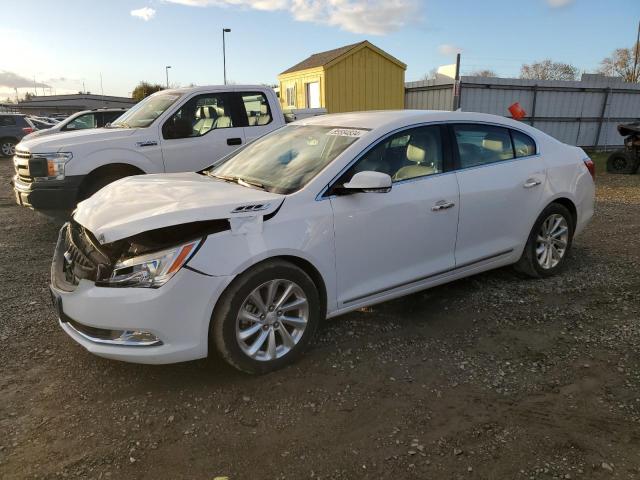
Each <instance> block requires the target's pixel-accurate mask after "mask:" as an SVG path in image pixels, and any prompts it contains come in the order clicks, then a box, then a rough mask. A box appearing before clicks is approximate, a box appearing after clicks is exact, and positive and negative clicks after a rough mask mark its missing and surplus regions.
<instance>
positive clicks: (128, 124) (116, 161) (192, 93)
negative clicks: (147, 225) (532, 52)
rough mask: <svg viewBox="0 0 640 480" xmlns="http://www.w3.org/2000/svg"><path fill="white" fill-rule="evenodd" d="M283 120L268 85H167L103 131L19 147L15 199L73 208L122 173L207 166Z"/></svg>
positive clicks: (37, 140) (35, 204) (43, 207)
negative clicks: (167, 87)
mask: <svg viewBox="0 0 640 480" xmlns="http://www.w3.org/2000/svg"><path fill="white" fill-rule="evenodd" d="M284 124H285V118H284V115H283V113H282V110H281V109H280V104H279V102H278V98H277V97H276V94H275V92H274V91H273V90H272V89H270V88H268V87H264V86H255V85H251V86H247V85H243V86H241V85H233V86H229V85H226V86H208V87H193V88H180V89H172V90H163V91H160V92H157V93H155V94H153V95H151V96H149V97H147V98H146V99H144V100H143V101H141V102H140V103H138V104H137V105H135V106H134V107H132V108H131V109H130V110H128V111H127V112H126V113H124V114H123V115H122V116H120V117H119V118H117V119H116V120H115V121H114V122H113V123H111V124H110V125H109V126H107V127H105V128H99V129H95V130H84V131H76V132H68V133H60V134H57V135H50V136H46V137H42V138H34V139H32V140H26V141H23V142H21V143H20V144H18V145H17V146H16V153H15V157H14V166H15V171H16V174H15V176H14V178H13V185H14V191H15V198H16V202H17V203H18V204H19V205H24V206H26V207H30V208H33V209H36V210H63V211H64V210H71V209H73V208H74V207H75V205H76V203H77V202H79V201H81V200H83V199H86V198H88V197H89V196H91V195H92V194H93V193H95V192H96V191H98V190H100V189H101V188H102V187H104V186H105V185H107V184H109V183H111V182H113V181H115V180H117V179H120V178H123V177H127V176H130V175H138V174H143V173H161V172H185V171H198V170H201V169H203V168H205V167H207V166H209V165H211V164H213V163H215V162H216V161H218V160H220V159H221V158H223V157H225V156H226V155H228V154H229V153H231V152H232V151H233V150H235V149H237V148H238V147H239V146H241V145H244V144H246V143H248V142H250V141H252V140H254V139H256V138H258V137H261V136H263V135H265V134H267V133H269V132H271V131H273V130H276V129H278V128H280V127H281V126H283V125H284Z"/></svg>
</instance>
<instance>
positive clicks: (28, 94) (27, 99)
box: [23, 92, 35, 102]
mask: <svg viewBox="0 0 640 480" xmlns="http://www.w3.org/2000/svg"><path fill="white" fill-rule="evenodd" d="M33 97H35V95H34V94H33V93H31V92H27V93H25V94H24V100H23V101H24V102H28V101H29V100H31V99H32V98H33Z"/></svg>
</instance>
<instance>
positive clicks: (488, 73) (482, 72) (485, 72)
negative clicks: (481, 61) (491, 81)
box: [469, 69, 498, 77]
mask: <svg viewBox="0 0 640 480" xmlns="http://www.w3.org/2000/svg"><path fill="white" fill-rule="evenodd" d="M469 76H471V77H497V76H498V74H497V73H496V72H494V71H493V70H489V69H485V70H476V71H474V72H471V73H470V74H469Z"/></svg>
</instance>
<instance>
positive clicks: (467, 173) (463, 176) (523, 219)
mask: <svg viewBox="0 0 640 480" xmlns="http://www.w3.org/2000/svg"><path fill="white" fill-rule="evenodd" d="M451 131H452V133H453V136H454V138H455V145H456V151H455V153H456V154H457V155H456V156H457V165H456V167H457V170H456V177H457V179H458V184H459V186H460V219H459V225H458V239H457V242H456V253H455V255H456V265H457V266H458V267H460V266H467V265H469V264H472V263H475V262H482V261H487V260H490V259H492V258H499V257H501V256H505V255H508V254H510V253H513V252H514V251H517V250H518V249H519V248H521V247H522V245H523V244H524V243H525V242H526V240H527V237H528V235H529V232H530V230H531V227H532V226H533V223H534V221H535V219H536V218H537V216H538V214H539V212H540V211H541V208H542V206H541V201H542V191H543V190H544V188H545V182H546V168H545V165H544V162H543V161H542V158H541V157H540V155H539V154H538V152H537V151H536V145H535V142H534V140H533V139H532V138H531V137H529V136H528V135H526V134H524V133H522V132H518V131H516V130H511V129H507V128H504V127H499V126H494V125H486V124H474V123H468V124H467V123H466V124H456V125H452V126H451Z"/></svg>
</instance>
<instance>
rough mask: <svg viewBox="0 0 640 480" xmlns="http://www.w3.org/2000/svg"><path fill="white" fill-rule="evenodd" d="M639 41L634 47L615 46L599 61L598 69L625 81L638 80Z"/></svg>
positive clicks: (639, 75)
mask: <svg viewBox="0 0 640 480" xmlns="http://www.w3.org/2000/svg"><path fill="white" fill-rule="evenodd" d="M636 56H638V57H637V61H638V63H640V43H637V44H636V46H635V48H633V47H632V48H617V49H615V50H614V51H613V53H612V54H611V55H610V56H608V57H607V58H605V59H603V60H602V62H600V68H599V69H598V71H599V72H600V73H603V74H605V75H609V76H612V77H622V79H623V80H624V81H625V82H638V81H640V65H636Z"/></svg>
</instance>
